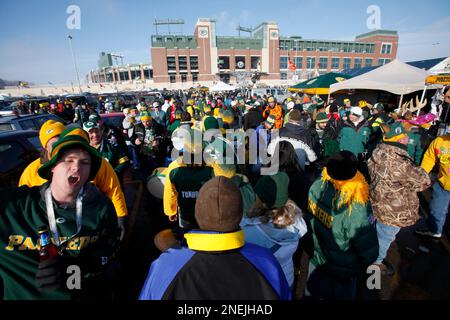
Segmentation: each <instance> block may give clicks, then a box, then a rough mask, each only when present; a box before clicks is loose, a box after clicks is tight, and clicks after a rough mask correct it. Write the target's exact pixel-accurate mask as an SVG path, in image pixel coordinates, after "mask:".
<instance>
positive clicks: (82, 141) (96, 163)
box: [38, 127, 102, 181]
mask: <svg viewBox="0 0 450 320" xmlns="http://www.w3.org/2000/svg"><path fill="white" fill-rule="evenodd" d="M52 147H53V149H52V153H51V155H50V156H51V158H50V160H49V161H48V162H47V163H45V164H44V165H43V166H42V167H40V168H39V170H38V174H39V176H41V178H43V179H46V180H51V178H52V175H53V174H52V168H53V166H55V165H56V163H57V161H58V160H59V159H60V158H61V156H62V154H63V153H64V152H65V151H67V150H71V149H75V148H79V149H83V150H85V151H87V152H88V153H89V155H90V156H91V171H90V173H89V177H88V181H92V180H94V178H95V176H96V175H97V172H98V170H99V169H100V165H101V164H102V157H101V155H100V154H99V153H98V151H97V150H95V149H94V148H92V147H91V146H90V145H89V136H88V135H87V133H86V131H84V130H83V129H81V128H78V127H75V128H70V129H66V130H64V131H63V132H62V133H61V135H60V136H59V139H58V140H57V141H56V142H55V143H54V144H53V146H52Z"/></svg>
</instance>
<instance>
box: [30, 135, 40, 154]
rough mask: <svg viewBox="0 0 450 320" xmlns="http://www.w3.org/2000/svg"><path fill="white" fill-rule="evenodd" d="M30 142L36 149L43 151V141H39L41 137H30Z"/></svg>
mask: <svg viewBox="0 0 450 320" xmlns="http://www.w3.org/2000/svg"><path fill="white" fill-rule="evenodd" d="M27 140H28V142H30V144H32V145H33V147H35V148H36V149H37V150H39V151H41V150H42V149H43V148H42V145H41V140H39V136H35V137H28V138H27Z"/></svg>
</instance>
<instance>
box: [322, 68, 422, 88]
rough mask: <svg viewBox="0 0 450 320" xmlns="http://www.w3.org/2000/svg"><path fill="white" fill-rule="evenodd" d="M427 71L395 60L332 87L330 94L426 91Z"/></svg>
mask: <svg viewBox="0 0 450 320" xmlns="http://www.w3.org/2000/svg"><path fill="white" fill-rule="evenodd" d="M428 75H429V73H428V72H427V71H424V70H422V69H419V68H416V67H413V66H410V65H409V64H406V63H403V62H401V61H399V60H393V61H392V62H390V63H387V64H385V65H384V66H381V67H379V68H376V69H374V70H372V71H369V72H367V73H364V74H362V75H360V76H357V77H354V78H351V79H348V80H346V81H342V82H337V83H334V84H332V85H331V86H330V93H333V92H336V91H339V90H348V89H368V90H384V91H388V92H391V93H393V94H398V95H404V94H408V93H411V92H414V91H418V90H423V89H424V84H425V83H424V79H425V78H426V77H427V76H428Z"/></svg>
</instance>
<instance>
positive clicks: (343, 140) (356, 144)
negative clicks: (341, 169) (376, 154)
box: [338, 121, 370, 157]
mask: <svg viewBox="0 0 450 320" xmlns="http://www.w3.org/2000/svg"><path fill="white" fill-rule="evenodd" d="M369 137H370V129H369V127H368V126H367V123H366V122H365V121H362V122H360V123H359V124H358V125H357V126H355V125H354V124H353V123H352V122H350V121H346V122H345V127H343V128H342V129H341V131H340V132H339V136H338V141H339V149H340V151H343V150H348V151H351V152H353V153H354V154H355V156H357V157H358V155H360V154H363V153H365V152H366V151H367V144H368V142H369Z"/></svg>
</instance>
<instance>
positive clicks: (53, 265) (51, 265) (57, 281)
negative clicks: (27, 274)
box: [36, 257, 63, 291]
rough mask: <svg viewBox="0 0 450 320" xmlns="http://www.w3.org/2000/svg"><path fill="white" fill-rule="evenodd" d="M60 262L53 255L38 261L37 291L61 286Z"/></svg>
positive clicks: (58, 258) (51, 289)
mask: <svg viewBox="0 0 450 320" xmlns="http://www.w3.org/2000/svg"><path fill="white" fill-rule="evenodd" d="M61 270H62V262H61V258H60V257H54V258H51V259H48V260H45V261H42V262H40V263H39V266H38V271H37V273H36V284H37V287H38V290H39V291H53V290H57V289H60V288H61V287H62V278H63V277H62V274H61Z"/></svg>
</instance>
